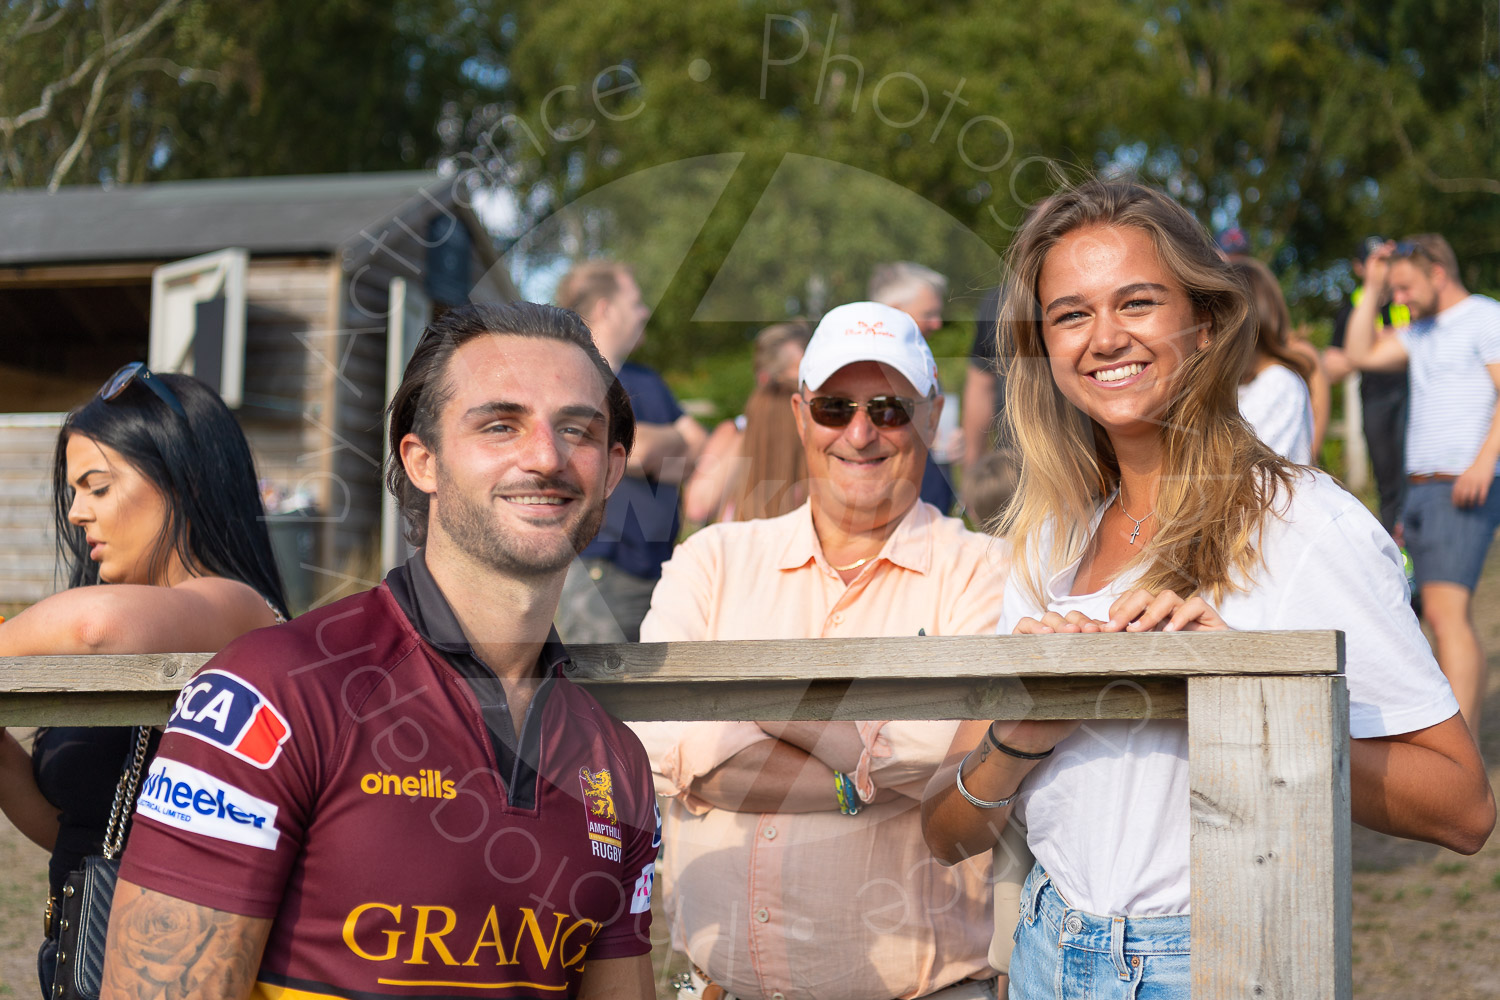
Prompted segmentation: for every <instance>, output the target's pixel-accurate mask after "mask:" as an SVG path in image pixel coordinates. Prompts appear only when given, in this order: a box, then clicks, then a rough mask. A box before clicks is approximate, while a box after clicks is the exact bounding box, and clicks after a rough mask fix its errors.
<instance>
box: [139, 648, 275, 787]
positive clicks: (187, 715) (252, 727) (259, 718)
mask: <svg viewBox="0 0 1500 1000" xmlns="http://www.w3.org/2000/svg"><path fill="white" fill-rule="evenodd" d="M167 732H169V733H185V734H187V735H188V736H191V737H193V738H194V739H199V740H202V741H203V742H205V743H211V744H213V745H214V746H216V747H218V748H219V749H220V750H223V751H225V752H226V753H228V754H230V755H231V756H234V757H238V758H239V759H240V760H243V761H245V762H246V763H249V764H254V765H255V766H256V767H258V768H261V769H262V770H265V769H266V768H268V767H270V766H271V765H272V764H274V763H276V758H277V757H279V756H281V747H282V745H283V744H284V743H286V741H287V740H288V739H290V738H291V735H292V730H291V727H290V726H288V725H287V721H286V717H285V716H283V715H282V714H281V713H280V712H278V711H277V710H276V706H274V705H272V704H271V703H270V702H269V701H268V700H266V697H265V696H264V695H263V694H261V693H260V692H259V691H257V690H256V689H255V688H254V686H253V685H251V684H249V683H248V682H246V681H243V680H241V679H240V678H238V677H236V676H234V675H233V674H229V673H225V672H224V671H222V670H206V671H204V672H203V673H201V674H199V675H198V676H197V677H194V678H193V679H192V680H191V681H189V682H188V685H187V687H185V688H183V689H182V693H181V694H179V695H178V696H177V705H176V706H175V707H174V708H173V710H172V718H171V719H170V720H168V722H167Z"/></svg>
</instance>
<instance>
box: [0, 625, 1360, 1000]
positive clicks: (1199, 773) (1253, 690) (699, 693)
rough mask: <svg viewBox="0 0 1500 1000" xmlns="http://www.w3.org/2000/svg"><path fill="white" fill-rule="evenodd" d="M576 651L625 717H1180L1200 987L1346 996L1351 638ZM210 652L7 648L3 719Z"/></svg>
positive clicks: (882, 642)
mask: <svg viewBox="0 0 1500 1000" xmlns="http://www.w3.org/2000/svg"><path fill="white" fill-rule="evenodd" d="M569 649H570V652H571V653H572V654H573V667H572V670H571V672H570V676H571V677H572V678H573V679H574V680H576V681H577V682H579V683H580V684H583V685H585V686H586V687H588V688H589V690H590V691H591V692H592V693H593V694H594V695H595V696H596V697H598V698H599V700H600V701H601V702H603V703H604V704H605V706H606V707H608V708H609V709H610V711H612V712H613V713H615V714H616V715H617V716H619V717H620V718H623V719H629V720H698V719H722V720H728V719H752V720H753V719H761V720H773V719H776V720H779V719H799V720H830V719H997V718H1010V719H1020V718H1033V719H1071V718H1082V719H1147V718H1149V719H1182V718H1186V720H1187V722H1186V725H1187V730H1188V755H1189V760H1188V769H1189V794H1190V805H1191V826H1192V830H1191V837H1192V839H1191V852H1192V911H1193V916H1192V929H1193V958H1192V964H1193V988H1194V995H1195V996H1199V997H1208V998H1231V997H1245V998H1254V1000H1274V998H1289V997H1320V998H1322V997H1332V998H1335V1000H1347V998H1348V997H1350V995H1351V992H1352V983H1351V974H1350V950H1351V939H1350V920H1351V910H1350V880H1351V873H1350V844H1349V759H1348V747H1349V721H1348V692H1347V690H1346V688H1345V684H1344V676H1343V664H1344V648H1343V636H1342V634H1340V633H1337V632H1227V633H1226V632H1219V633H1196V634H1182V633H1177V634H1165V633H1152V634H1149V635H1129V636H1124V635H1103V634H1099V635H1055V636H920V637H906V638H887V639H814V640H767V641H756V642H680V643H642V644H637V645H602V646H570V647H569ZM207 659H208V657H207V656H205V655H203V654H187V653H168V654H150V655H140V656H100V657H41V656H38V657H13V658H8V659H7V658H0V725H137V724H143V723H158V724H159V723H162V722H164V721H165V720H166V718H167V714H168V711H169V709H170V707H171V704H172V701H173V699H174V698H175V696H176V692H177V690H178V689H179V688H180V687H181V686H182V684H183V683H184V682H185V681H186V680H187V678H188V677H189V676H191V675H192V673H193V672H194V671H195V670H196V669H197V668H198V667H199V666H200V665H201V664H202V663H203V662H204V661H205V660H207Z"/></svg>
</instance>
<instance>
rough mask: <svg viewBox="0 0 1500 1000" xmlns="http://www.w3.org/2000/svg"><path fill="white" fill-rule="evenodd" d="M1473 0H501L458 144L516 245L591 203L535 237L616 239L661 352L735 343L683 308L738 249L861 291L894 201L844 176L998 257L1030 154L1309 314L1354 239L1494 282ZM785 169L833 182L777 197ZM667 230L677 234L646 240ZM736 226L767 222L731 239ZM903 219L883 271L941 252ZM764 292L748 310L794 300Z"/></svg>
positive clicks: (1329, 293)
mask: <svg viewBox="0 0 1500 1000" xmlns="http://www.w3.org/2000/svg"><path fill="white" fill-rule="evenodd" d="M1483 6H1484V8H1485V9H1484V10H1482V11H1475V10H1474V9H1472V8H1471V7H1466V6H1464V5H1459V4H1452V3H1440V4H1437V5H1436V9H1434V5H1433V4H1431V3H1430V2H1428V3H1422V4H1418V3H1416V2H1414V0H1403V2H1400V3H1397V4H1395V5H1394V6H1389V7H1386V8H1380V9H1374V8H1358V9H1351V8H1350V7H1349V5H1345V4H1335V3H1326V2H1325V3H1317V2H1314V3H1305V4H1297V5H1286V4H1281V3H1276V2H1271V0H1237V2H1235V3H1233V4H1231V3H1227V2H1204V3H1197V4H1191V5H1189V4H1186V3H1167V2H1158V0H1136V2H1134V3H1130V4H1126V5H1097V4H1083V3H1080V2H1077V0H1041V2H1039V3H1035V4H1031V5H1026V6H1025V7H1024V8H1023V7H1021V6H1019V5H1004V4H993V3H981V2H977V0H973V2H970V0H940V2H937V3H933V4H928V5H924V7H923V9H922V10H921V11H920V12H916V11H913V10H912V9H911V7H910V5H907V4H898V3H895V2H890V0H887V2H880V0H874V2H864V3H856V2H854V0H840V2H836V3H833V4H831V5H818V6H816V7H814V8H807V7H800V8H793V7H790V6H786V5H782V4H776V3H751V4H738V5H734V6H733V7H727V6H726V5H720V4H690V5H683V4H681V3H668V2H665V0H631V2H629V3H626V2H624V0H593V2H591V3H589V4H588V5H587V6H585V5H583V4H582V3H579V2H577V0H571V2H570V0H561V2H552V3H547V4H539V3H522V4H518V5H517V6H516V7H515V9H514V12H513V15H512V19H511V21H509V22H508V23H509V24H510V25H512V27H511V29H510V30H511V32H512V36H513V38H514V44H513V47H512V48H511V50H510V52H509V61H508V63H507V69H508V71H509V74H510V79H511V87H510V90H509V93H508V94H507V99H506V101H505V102H503V103H502V104H501V105H499V106H498V107H497V108H495V109H494V110H493V113H492V114H491V115H490V117H488V118H486V119H481V120H475V121H471V122H470V123H469V129H470V131H469V132H468V135H469V137H470V139H471V141H472V143H473V145H474V146H475V147H476V148H477V149H478V150H479V152H478V153H477V154H476V155H478V156H480V158H481V159H484V160H485V162H488V163H489V164H490V170H491V172H492V173H493V174H494V175H495V176H497V177H502V178H503V179H504V182H505V183H507V184H509V185H514V186H515V187H516V188H518V189H519V191H520V203H521V205H522V206H523V209H524V211H523V227H522V228H523V229H524V223H525V222H533V221H536V220H538V219H541V218H544V217H546V216H547V215H548V214H549V213H552V212H554V211H557V210H558V209H559V208H561V207H563V206H566V205H570V204H577V203H579V199H580V198H582V197H584V196H586V195H588V196H591V197H592V198H593V203H592V206H591V209H590V210H591V211H592V213H593V214H592V216H591V221H589V222H586V223H584V222H579V223H577V224H574V225H571V226H558V227H555V229H554V231H555V232H557V233H563V232H567V233H569V234H571V236H572V243H571V244H570V245H569V246H567V247H563V246H562V245H561V244H559V245H558V246H557V247H556V249H557V250H559V251H562V250H566V251H567V252H570V253H581V252H590V251H594V252H600V251H606V250H615V251H618V250H619V248H620V247H623V246H627V245H628V246H630V247H631V252H632V253H633V254H636V255H638V256H637V258H636V259H637V263H638V264H639V265H640V266H641V267H642V269H644V270H645V271H647V272H648V273H649V274H653V275H654V274H657V273H658V272H660V273H661V274H663V275H665V277H663V278H661V279H660V280H662V281H663V282H668V281H669V283H668V284H667V285H666V287H665V289H664V291H663V293H662V300H661V303H660V305H659V307H658V310H657V314H656V317H655V318H654V319H653V329H652V333H651V335H650V337H649V339H648V345H647V351H648V355H649V356H651V357H653V358H654V359H655V360H657V361H658V362H664V363H669V362H671V361H673V360H674V359H680V358H682V357H684V352H686V351H689V350H691V351H693V352H702V351H712V350H714V349H715V348H716V347H718V346H729V345H730V344H738V343H740V342H741V338H742V336H743V326H744V325H745V324H744V323H740V324H738V326H733V325H731V326H730V327H716V326H715V325H713V324H711V323H705V322H701V321H702V320H706V319H710V318H713V319H718V318H722V317H721V316H719V315H718V314H716V313H715V312H714V311H713V309H710V308H707V307H708V306H710V305H711V304H712V303H713V301H714V289H715V285H716V283H719V284H722V282H723V280H724V274H723V270H722V269H723V267H724V266H725V265H726V264H735V265H736V266H739V267H743V266H744V262H745V260H746V259H747V258H750V259H754V258H755V254H756V253H757V252H758V253H759V259H758V263H757V264H756V266H753V267H749V268H748V269H746V270H745V271H744V273H748V274H750V275H752V276H763V275H765V274H772V273H774V271H775V265H776V264H777V263H778V261H792V262H795V263H796V264H797V265H798V266H802V267H804V268H805V269H807V270H809V271H810V272H811V273H809V274H807V275H806V279H807V280H812V279H816V280H815V281H812V283H813V285H814V289H813V291H820V293H821V294H822V296H823V298H824V300H825V301H826V302H830V303H831V302H834V301H838V300H841V299H847V298H850V297H853V296H855V295H858V294H860V293H861V286H862V282H863V272H865V271H866V270H867V267H868V264H869V263H870V261H871V258H872V255H874V254H875V253H877V252H878V253H879V254H885V253H887V249H888V248H886V247H884V246H878V247H876V248H875V249H872V237H871V227H870V225H869V224H868V223H869V222H870V220H871V219H872V218H873V219H881V218H883V213H888V212H889V211H890V210H891V209H892V204H891V201H892V199H888V198H886V197H884V196H882V195H880V193H879V185H875V184H870V185H867V186H865V187H864V189H863V190H861V189H860V185H859V184H857V183H855V182H854V181H852V180H851V178H855V177H861V176H868V177H872V178H880V179H884V180H887V181H889V182H891V183H892V184H894V185H895V186H896V187H897V188H901V189H905V190H906V191H909V192H913V193H915V194H916V195H918V196H919V197H920V198H921V199H922V200H923V201H925V203H927V204H928V205H930V206H931V207H932V209H933V210H934V211H936V212H938V213H946V214H947V215H948V216H951V218H952V220H955V221H956V222H957V223H958V224H960V226H961V227H962V228H963V229H966V230H968V231H970V232H972V233H974V234H977V235H978V236H979V237H980V238H981V239H982V240H984V241H985V242H987V243H989V244H990V245H991V246H993V247H995V248H997V249H998V248H1003V247H1004V245H1005V244H1006V243H1007V242H1008V240H1009V238H1010V235H1011V233H1012V232H1013V231H1014V228H1015V227H1016V226H1017V225H1018V224H1019V222H1020V220H1021V217H1022V215H1023V213H1024V211H1025V207H1026V205H1027V204H1029V203H1030V201H1031V200H1033V199H1034V198H1036V197H1037V196H1039V195H1040V194H1041V193H1042V192H1044V191H1045V190H1047V189H1048V188H1049V185H1050V184H1051V183H1053V181H1052V180H1051V178H1049V176H1048V167H1047V164H1048V163H1051V164H1056V165H1059V166H1060V167H1061V168H1062V170H1063V172H1064V173H1071V174H1075V175H1076V174H1077V173H1078V172H1080V171H1082V170H1098V171H1103V172H1106V173H1126V172H1135V173H1138V174H1140V175H1141V176H1143V177H1144V178H1145V179H1147V180H1149V181H1152V182H1154V183H1158V184H1161V185H1163V186H1164V187H1166V188H1167V189H1168V190H1169V191H1171V192H1172V193H1173V194H1175V195H1176V196H1177V197H1179V198H1180V199H1181V200H1182V201H1183V203H1184V204H1186V205H1188V207H1189V208H1191V209H1192V210H1193V211H1194V212H1196V213H1197V214H1198V215H1199V217H1200V218H1201V219H1202V220H1203V222H1204V223H1205V225H1209V226H1215V227H1217V226H1222V225H1227V224H1229V223H1231V222H1238V223H1239V224H1241V225H1242V226H1244V227H1245V228H1247V229H1248V230H1249V231H1250V233H1251V235H1252V238H1253V240H1254V244H1255V248H1256V251H1257V253H1258V254H1260V255H1261V256H1263V257H1265V258H1266V259H1268V260H1270V261H1272V262H1273V264H1274V265H1275V266H1276V267H1277V268H1278V270H1280V271H1281V272H1282V273H1283V275H1284V276H1285V278H1286V280H1287V281H1288V283H1289V284H1290V285H1291V286H1292V288H1293V291H1294V293H1295V297H1298V298H1300V299H1301V300H1302V305H1303V311H1306V310H1307V309H1309V308H1311V309H1323V308H1329V309H1331V305H1325V302H1328V301H1331V299H1332V297H1333V295H1334V294H1335V293H1336V292H1337V291H1338V290H1340V288H1341V287H1342V286H1341V282H1343V283H1347V270H1346V269H1345V268H1344V266H1343V264H1342V260H1343V258H1345V257H1347V256H1348V255H1349V253H1350V252H1351V251H1352V250H1353V248H1354V247H1355V246H1356V245H1357V244H1358V242H1359V241H1360V240H1361V239H1362V238H1363V237H1365V236H1367V235H1370V234H1371V233H1372V232H1380V233H1386V234H1392V235H1394V234H1399V233H1402V232H1408V231H1412V230H1419V229H1441V230H1442V231H1444V232H1447V233H1448V234H1449V235H1450V238H1452V239H1453V241H1454V243H1455V246H1457V247H1460V251H1459V252H1460V254H1461V255H1462V257H1463V259H1464V260H1465V261H1466V268H1467V269H1468V271H1469V275H1468V276H1469V277H1470V280H1471V282H1472V283H1475V284H1477V285H1480V286H1481V287H1482V286H1484V285H1489V286H1492V287H1493V286H1494V285H1496V284H1500V281H1497V278H1500V245H1497V244H1496V243H1495V241H1494V237H1493V235H1492V234H1493V233H1494V232H1495V231H1497V223H1500V198H1497V197H1496V193H1495V190H1494V189H1495V187H1496V181H1495V180H1494V179H1493V174H1494V164H1495V163H1497V162H1500V155H1497V154H1500V147H1497V142H1500V139H1497V131H1496V128H1495V123H1494V118H1495V115H1496V114H1497V113H1500V17H1497V14H1496V0H1484V4H1483ZM731 153H734V154H739V156H740V160H739V162H738V164H737V165H736V166H735V168H734V170H733V172H732V176H731V177H730V178H729V179H728V180H727V181H725V182H723V184H722V188H721V191H722V193H718V190H719V189H716V191H715V194H714V196H713V199H714V200H713V206H712V208H711V210H708V211H706V212H704V211H701V210H700V209H699V208H697V207H695V208H693V209H692V210H691V211H688V210H687V209H686V206H685V203H684V199H685V198H686V196H687V194H688V192H689V191H690V190H692V188H691V186H689V187H688V188H686V189H683V190H682V191H680V192H677V193H676V195H677V196H675V197H674V192H673V191H671V190H667V191H653V190H651V186H650V185H649V184H646V183H644V182H642V184H641V186H640V188H639V191H638V192H637V193H638V194H639V195H640V196H639V197H638V196H636V195H632V194H629V193H628V192H631V191H633V190H635V182H632V180H631V179H632V178H636V177H641V176H642V175H643V174H644V173H645V172H647V171H649V170H650V169H651V168H659V167H660V166H661V165H662V164H664V163H671V162H676V161H681V160H684V159H686V158H688V157H696V156H712V155H723V154H731ZM798 156H800V157H804V158H806V157H818V158H822V159H823V160H828V161H833V163H835V164H841V165H843V166H845V167H846V168H848V169H847V170H846V171H843V172H839V171H831V172H830V171H825V172H824V179H823V180H822V182H821V183H817V182H814V181H811V180H808V181H805V182H804V183H803V190H800V191H798V192H796V194H797V196H796V197H787V198H777V197H775V178H776V176H777V172H778V170H780V171H782V173H783V174H784V173H785V170H786V167H787V164H789V163H792V162H793V159H794V158H795V157H798ZM486 158H487V159H486ZM803 173H804V176H805V177H807V178H811V177H813V176H814V175H815V174H816V173H817V172H816V171H807V170H805V171H804V172H803ZM611 190H615V191H618V192H620V194H619V195H618V196H616V197H614V198H612V199H610V198H607V197H605V195H606V194H607V192H609V191H611ZM705 197H707V195H704V194H702V193H701V192H700V193H699V195H698V196H697V197H696V198H695V199H689V200H693V201H694V204H695V205H697V204H698V203H699V202H701V201H702V200H703V198H705ZM765 199H770V200H771V202H772V204H771V205H769V206H768V205H767V202H766V201H765ZM605 202H608V204H607V205H606V204H605ZM758 206H759V207H758ZM778 207H779V208H780V211H779V212H778V211H772V209H776V208H778ZM762 209H765V211H762ZM699 215H705V216H706V217H705V218H703V219H698V218H697V217H698V216H699ZM688 217H691V218H692V220H693V221H692V224H693V227H694V228H693V229H692V231H691V233H690V235H688V236H687V237H683V236H682V235H681V234H680V233H675V231H674V233H673V234H670V235H669V234H668V233H667V230H668V229H669V228H671V227H675V226H678V225H681V224H684V223H685V221H687V219H688ZM757 219H761V220H764V219H770V220H772V221H774V222H775V224H774V225H769V226H764V227H762V228H761V229H759V230H754V231H753V232H754V233H755V238H754V239H747V233H750V232H752V230H749V229H747V226H749V225H750V224H751V223H753V222H755V221H756V220H757ZM875 228H876V229H877V230H879V229H880V227H879V226H877V227H875ZM916 229H917V230H920V231H921V232H920V234H919V235H920V239H919V240H918V241H917V242H916V243H914V244H912V245H910V247H909V250H910V252H909V253H908V254H907V255H908V256H913V257H917V258H918V259H922V258H924V257H925V258H926V259H928V260H929V262H933V263H941V259H942V256H943V253H944V251H945V249H948V248H947V247H945V246H943V245H942V238H941V236H940V235H939V234H940V232H941V227H939V226H936V225H929V226H926V227H925V228H924V227H923V226H917V227H916ZM626 234H633V235H632V236H630V237H627V236H626ZM654 234H661V235H660V238H653V237H654ZM684 239H686V241H687V242H688V244H689V248H688V251H687V252H686V254H685V255H683V252H682V250H681V248H680V244H681V243H682V242H683V241H684ZM591 241H592V242H591ZM875 242H878V241H875ZM658 248H659V249H660V252H657V249H658ZM668 248H670V250H669V249H668ZM810 261H813V262H817V264H816V269H815V270H814V268H813V265H811V264H809V263H808V262H810ZM961 277H962V278H964V279H965V280H967V281H969V282H970V283H973V282H974V281H975V280H976V279H974V278H973V277H972V276H970V275H962V276H961ZM787 284H788V283H786V282H783V283H782V284H781V285H777V286H776V287H775V294H774V295H768V296H764V297H763V298H764V299H766V300H767V301H763V302H762V303H761V304H760V307H759V308H761V309H763V310H765V311H766V313H767V314H765V315H762V316H758V317H755V319H756V320H758V321H759V322H769V321H772V320H775V319H779V318H782V316H784V315H785V314H786V313H787V312H789V311H798V310H801V311H807V310H809V308H810V307H812V306H815V305H817V304H818V303H817V301H816V300H817V298H818V296H817V295H814V294H803V295H796V294H788V292H787V287H783V286H787ZM960 291H962V292H966V293H967V292H970V291H971V289H968V288H961V289H960ZM695 319H696V320H699V321H700V322H697V323H695V322H694V320H695ZM743 319H745V320H749V319H751V317H748V316H745V317H743Z"/></svg>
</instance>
